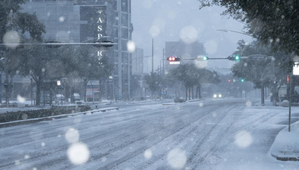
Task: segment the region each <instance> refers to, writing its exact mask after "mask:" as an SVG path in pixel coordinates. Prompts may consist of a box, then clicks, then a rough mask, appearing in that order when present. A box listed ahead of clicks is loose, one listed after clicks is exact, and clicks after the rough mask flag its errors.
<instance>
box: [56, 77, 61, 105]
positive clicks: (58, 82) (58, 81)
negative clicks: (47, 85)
mask: <svg viewBox="0 0 299 170" xmlns="http://www.w3.org/2000/svg"><path fill="white" fill-rule="evenodd" d="M57 86H58V89H60V88H61V81H60V80H57ZM57 97H58V105H59V96H57ZM60 100H61V105H62V99H60Z"/></svg>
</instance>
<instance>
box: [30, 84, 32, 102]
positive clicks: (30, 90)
mask: <svg viewBox="0 0 299 170" xmlns="http://www.w3.org/2000/svg"><path fill="white" fill-rule="evenodd" d="M30 100H31V101H30V104H31V106H32V78H30Z"/></svg>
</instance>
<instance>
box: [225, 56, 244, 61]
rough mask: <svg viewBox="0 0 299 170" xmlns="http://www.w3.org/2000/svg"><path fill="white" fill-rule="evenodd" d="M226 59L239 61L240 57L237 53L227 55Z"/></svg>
mask: <svg viewBox="0 0 299 170" xmlns="http://www.w3.org/2000/svg"><path fill="white" fill-rule="evenodd" d="M227 59H229V60H232V61H239V60H240V59H241V57H240V56H239V55H234V56H229V57H227Z"/></svg>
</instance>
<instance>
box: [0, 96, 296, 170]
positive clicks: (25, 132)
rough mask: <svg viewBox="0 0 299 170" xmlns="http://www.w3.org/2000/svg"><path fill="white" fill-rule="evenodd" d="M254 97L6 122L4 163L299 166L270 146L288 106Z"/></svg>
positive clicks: (0, 165) (140, 169)
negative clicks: (273, 154)
mask: <svg viewBox="0 0 299 170" xmlns="http://www.w3.org/2000/svg"><path fill="white" fill-rule="evenodd" d="M251 105H253V104H251V102H248V101H247V102H246V101H245V100H240V99H239V100H238V99H225V100H222V99H220V100H203V101H197V102H189V103H182V104H173V105H162V104H151V105H142V106H134V107H124V108H120V110H118V111H108V112H99V113H94V114H87V115H81V116H74V117H69V118H63V119H57V120H53V121H43V122H38V123H33V124H27V125H20V126H12V127H7V128H1V129H0V137H1V143H0V169H32V170H37V169H90V170H94V169H107V170H108V169H109V170H110V169H122V170H125V169H127V170H129V169H130V170H144V169H149V170H150V169H160V170H162V169H163V170H164V169H186V170H188V169H190V170H191V169H192V170H193V169H205V170H206V169H213V170H214V169H225V170H234V169H235V170H241V169H242V170H246V169H251V170H252V169H261V170H267V169H268V170H273V169H292V170H293V169H299V162H282V161H277V160H275V159H274V158H273V157H271V156H270V154H269V150H270V148H271V145H272V143H273V141H274V139H275V137H276V135H277V134H278V133H279V132H280V131H281V130H282V129H283V128H285V127H286V125H287V118H288V117H287V113H288V110H287V108H283V107H273V106H272V107H271V106H265V107H261V106H251ZM248 106H251V107H248ZM297 111H298V109H297ZM293 113H294V114H293V115H292V116H293V117H294V118H293V121H296V120H298V118H299V113H298V112H296V109H295V110H294V112H293Z"/></svg>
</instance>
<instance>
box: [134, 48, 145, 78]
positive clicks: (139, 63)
mask: <svg viewBox="0 0 299 170" xmlns="http://www.w3.org/2000/svg"><path fill="white" fill-rule="evenodd" d="M143 58H144V56H143V49H141V48H136V50H135V51H134V53H133V54H132V74H133V75H140V76H142V75H143V73H144V70H143V69H144V66H143V61H144V59H143Z"/></svg>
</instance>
